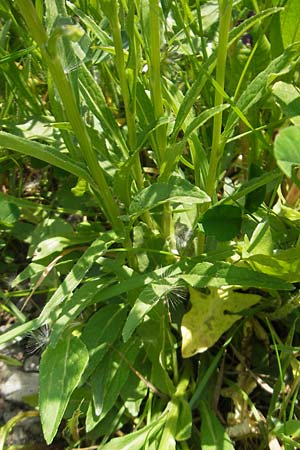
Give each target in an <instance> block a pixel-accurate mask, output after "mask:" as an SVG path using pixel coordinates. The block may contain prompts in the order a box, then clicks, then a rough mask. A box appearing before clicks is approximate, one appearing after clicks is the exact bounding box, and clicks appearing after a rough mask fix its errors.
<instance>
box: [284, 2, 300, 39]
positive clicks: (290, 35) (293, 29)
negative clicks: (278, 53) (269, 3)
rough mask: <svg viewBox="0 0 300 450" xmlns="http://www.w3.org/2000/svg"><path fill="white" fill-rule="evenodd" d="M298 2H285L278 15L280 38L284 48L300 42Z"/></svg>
mask: <svg viewBox="0 0 300 450" xmlns="http://www.w3.org/2000/svg"><path fill="white" fill-rule="evenodd" d="M298 11H299V1H298V0H287V2H286V4H285V6H284V10H283V11H282V12H281V13H280V25H281V36H282V41H283V44H284V47H287V46H288V45H290V44H293V43H294V42H299V41H300V16H299V14H298Z"/></svg>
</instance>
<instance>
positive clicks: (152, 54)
mask: <svg viewBox="0 0 300 450" xmlns="http://www.w3.org/2000/svg"><path fill="white" fill-rule="evenodd" d="M149 8H150V11H149V17H150V30H149V72H150V90H151V98H152V103H153V108H154V116H155V119H159V118H161V117H162V116H163V114H164V108H163V97H162V88H161V73H160V21H159V16H160V7H159V2H158V0H149ZM156 144H157V155H156V156H157V159H158V163H159V164H161V162H162V161H163V159H164V154H165V151H166V145H167V136H166V126H161V127H159V128H158V129H157V130H156Z"/></svg>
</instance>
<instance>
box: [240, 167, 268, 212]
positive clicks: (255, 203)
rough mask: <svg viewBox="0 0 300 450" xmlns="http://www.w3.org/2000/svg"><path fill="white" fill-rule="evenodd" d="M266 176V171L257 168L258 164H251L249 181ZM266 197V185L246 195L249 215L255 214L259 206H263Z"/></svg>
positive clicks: (246, 207) (246, 208)
mask: <svg viewBox="0 0 300 450" xmlns="http://www.w3.org/2000/svg"><path fill="white" fill-rule="evenodd" d="M263 174H264V171H263V170H262V169H261V168H260V167H259V166H257V165H256V164H251V165H250V167H249V175H248V177H249V180H252V179H255V178H258V177H260V176H261V175H263ZM265 195H266V185H264V186H261V187H259V188H257V189H255V190H254V191H252V192H250V193H249V194H247V195H246V201H245V210H246V211H247V212H248V213H253V212H254V211H256V210H257V209H258V208H259V206H260V205H261V204H262V202H263V201H264V199H265Z"/></svg>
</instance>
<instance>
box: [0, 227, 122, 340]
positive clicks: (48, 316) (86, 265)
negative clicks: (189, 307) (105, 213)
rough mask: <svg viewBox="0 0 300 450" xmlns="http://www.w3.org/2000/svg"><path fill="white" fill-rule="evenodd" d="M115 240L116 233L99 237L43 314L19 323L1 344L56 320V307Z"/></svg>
mask: <svg viewBox="0 0 300 450" xmlns="http://www.w3.org/2000/svg"><path fill="white" fill-rule="evenodd" d="M113 240H114V233H113V232H107V233H103V234H102V236H101V237H100V238H99V239H96V241H94V242H93V244H92V245H91V246H90V247H89V248H88V249H87V250H86V251H85V252H84V253H83V255H82V256H81V257H80V258H79V259H78V261H77V262H76V264H75V265H74V266H73V268H72V269H71V270H70V272H69V273H68V275H67V276H66V278H65V279H64V281H63V282H62V283H61V284H60V286H59V287H58V288H57V289H56V291H55V292H54V294H53V295H52V297H51V298H50V300H49V301H48V303H46V305H45V306H44V308H43V310H42V312H41V314H40V315H39V317H37V318H36V319H33V320H31V321H29V322H27V323H25V324H22V325H18V326H16V327H14V328H12V329H10V330H8V331H7V332H6V333H3V334H2V335H1V336H0V344H2V343H4V342H8V341H10V340H11V339H14V338H15V337H17V336H21V335H22V334H24V333H28V332H29V331H32V330H36V329H37V328H39V327H40V326H42V325H44V324H45V323H46V322H49V321H50V320H55V319H56V318H57V317H56V309H57V308H58V307H59V306H60V305H61V303H62V302H63V301H64V300H65V299H66V298H68V297H70V295H71V294H72V293H73V291H74V289H76V287H77V286H78V285H79V284H80V283H81V282H82V280H83V278H84V276H85V275H86V273H87V271H88V270H89V269H90V267H91V266H92V265H93V263H94V261H95V260H96V259H97V258H99V256H100V255H101V254H102V253H103V252H104V251H105V250H106V248H107V246H108V245H109V243H110V242H112V241H113Z"/></svg>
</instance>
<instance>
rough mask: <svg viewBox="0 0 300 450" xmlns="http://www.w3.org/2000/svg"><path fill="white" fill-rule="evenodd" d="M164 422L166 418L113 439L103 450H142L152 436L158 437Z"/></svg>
mask: <svg viewBox="0 0 300 450" xmlns="http://www.w3.org/2000/svg"><path fill="white" fill-rule="evenodd" d="M164 422H165V417H164V416H163V417H160V418H159V419H156V420H154V421H153V422H152V423H150V424H149V425H147V426H146V427H144V428H141V429H140V430H138V431H134V432H133V433H130V434H127V435H125V436H122V437H120V438H115V439H112V440H111V441H110V442H108V444H106V445H104V447H103V448H102V450H141V449H142V448H143V447H144V445H145V443H146V442H149V441H150V440H151V438H152V436H157V434H158V433H159V432H160V430H161V428H162V427H163V425H164Z"/></svg>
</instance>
